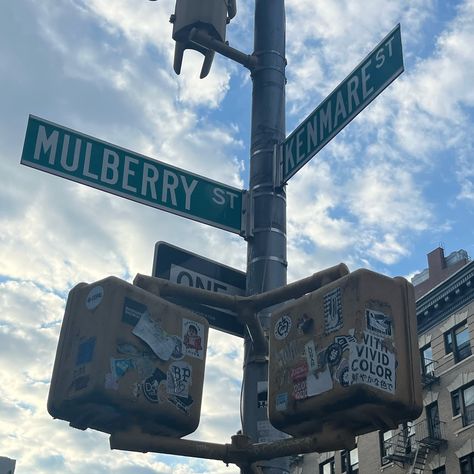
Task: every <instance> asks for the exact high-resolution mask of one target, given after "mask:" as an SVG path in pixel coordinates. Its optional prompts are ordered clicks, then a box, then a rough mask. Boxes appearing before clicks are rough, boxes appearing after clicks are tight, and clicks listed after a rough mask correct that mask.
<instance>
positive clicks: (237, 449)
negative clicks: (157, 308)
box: [110, 430, 355, 472]
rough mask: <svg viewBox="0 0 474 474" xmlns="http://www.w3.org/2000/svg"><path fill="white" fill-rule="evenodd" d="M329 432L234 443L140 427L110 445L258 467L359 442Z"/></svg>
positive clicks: (236, 438) (238, 437)
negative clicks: (173, 435) (149, 431)
mask: <svg viewBox="0 0 474 474" xmlns="http://www.w3.org/2000/svg"><path fill="white" fill-rule="evenodd" d="M327 437H328V436H327V435H325V436H321V435H319V434H318V435H313V436H307V437H303V438H287V439H282V440H278V441H273V442H270V443H250V440H249V438H248V437H247V436H245V435H235V436H232V438H231V439H232V442H231V444H217V443H208V442H203V441H192V440H188V439H180V438H169V437H166V436H154V435H150V434H145V433H143V432H141V431H139V430H132V431H127V432H118V433H113V434H112V435H111V436H110V448H111V449H121V450H125V451H137V452H142V453H146V452H153V453H161V454H174V455H178V456H189V457H195V458H202V459H217V460H221V461H223V462H224V463H226V464H229V463H232V464H236V465H237V466H240V467H245V468H247V469H249V468H250V469H251V472H252V471H253V472H258V471H255V467H254V468H252V467H251V466H252V465H253V463H255V462H257V461H268V460H271V459H274V458H277V457H283V456H291V455H294V454H304V453H312V452H324V451H327V450H328V447H330V446H332V445H333V444H334V443H335V442H337V443H338V445H343V446H345V448H346V449H352V448H353V447H354V445H355V443H354V436H353V435H352V434H351V433H349V432H348V433H343V434H341V432H339V433H338V434H337V435H336V438H337V440H336V439H327Z"/></svg>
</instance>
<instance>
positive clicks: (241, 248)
mask: <svg viewBox="0 0 474 474" xmlns="http://www.w3.org/2000/svg"><path fill="white" fill-rule="evenodd" d="M2 7H3V10H2V15H1V16H0V38H1V41H0V57H1V58H2V60H1V62H0V85H1V87H0V123H1V127H0V156H1V159H0V176H1V177H2V179H3V182H2V186H1V187H0V261H1V262H2V264H1V266H0V358H1V363H0V432H1V433H2V436H1V437H0V456H9V457H12V458H15V459H17V471H16V472H17V473H19V474H30V473H33V472H34V473H38V474H42V473H46V472H51V471H53V472H61V473H66V474H83V473H86V472H87V473H91V472H92V473H100V472H114V473H119V474H126V473H129V472H134V473H136V472H140V473H141V472H143V473H144V474H145V473H152V472H153V473H163V474H165V473H171V472H173V473H178V474H179V473H191V474H197V473H205V472H215V473H220V472H222V473H224V472H226V473H231V474H232V473H235V472H237V470H236V469H235V468H234V467H232V466H230V467H228V468H227V467H226V466H225V465H224V464H223V463H208V462H207V461H201V460H186V459H184V458H179V457H171V456H154V455H150V454H148V455H143V454H132V453H121V452H115V451H114V452H112V451H110V450H109V447H108V439H107V436H105V435H103V434H101V433H94V432H91V431H87V432H81V431H78V430H74V429H72V428H69V427H68V425H67V423H65V422H61V421H54V420H52V418H51V417H50V416H49V415H48V413H47V412H46V398H47V393H48V388H49V387H48V384H49V379H50V375H51V370H52V363H53V359H54V354H55V349H56V344H57V339H58V335H59V328H60V323H61V320H62V315H63V312H64V304H65V299H64V298H65V296H66V295H67V292H68V291H69V289H70V288H71V287H72V286H74V285H75V284H77V283H79V282H81V281H85V282H93V281H96V280H99V279H101V278H103V277H105V276H108V275H116V276H118V277H121V278H124V279H130V278H131V276H132V277H133V275H135V274H136V273H138V272H140V273H150V271H151V265H152V260H153V249H154V244H155V242H156V241H159V240H162V241H167V242H169V243H171V244H174V245H176V246H178V247H183V248H185V249H188V250H190V251H192V252H195V253H197V254H199V255H203V256H206V257H209V258H213V259H215V260H219V261H221V262H222V263H225V264H227V265H230V266H232V267H235V268H238V269H240V270H245V258H246V243H245V241H244V240H242V239H241V238H240V237H238V236H235V235H233V234H229V233H227V232H225V231H222V230H218V229H215V228H211V227H208V226H205V225H203V224H199V223H195V222H192V221H189V220H187V219H184V218H181V217H177V216H173V215H171V214H168V213H165V212H162V211H159V210H156V209H152V208H148V207H146V206H143V205H140V204H137V203H134V202H130V201H126V200H124V199H122V198H119V197H116V196H112V195H108V194H106V193H104V192H101V191H98V190H94V189H91V188H87V187H85V186H81V185H79V184H76V183H73V182H70V181H67V180H64V179H62V178H58V177H56V176H52V175H48V174H46V173H42V172H40V171H36V170H33V169H30V168H26V167H23V166H20V164H19V162H20V155H21V150H22V144H23V140H24V134H25V130H26V123H27V119H28V115H29V114H34V115H38V116H40V117H43V118H45V119H47V120H50V121H53V122H56V123H59V124H62V125H64V126H66V127H70V128H72V129H76V130H78V131H81V132H83V133H86V134H89V135H92V136H94V137H98V138H100V139H103V140H106V141H108V142H111V143H114V144H116V145H119V146H122V147H125V148H128V149H130V150H134V151H136V152H138V153H142V154H144V155H147V156H150V157H153V158H157V159H159V160H161V161H164V162H167V163H170V164H173V165H174V166H177V167H180V168H183V169H185V170H189V171H192V172H194V173H197V174H200V175H203V176H206V177H209V178H212V179H214V180H217V181H220V182H222V183H225V184H228V185H232V186H235V187H239V188H245V187H247V183H248V181H247V179H248V169H249V166H248V155H249V126H250V92H251V82H250V78H249V74H248V72H247V71H246V70H245V69H243V68H241V67H240V66H239V65H237V64H233V63H231V62H230V61H229V60H227V59H226V58H222V57H217V56H216V59H215V61H214V65H213V69H212V71H211V73H210V75H209V76H208V77H207V78H206V79H204V80H199V70H200V67H201V62H202V58H201V56H199V55H198V54H192V53H190V54H186V55H185V61H184V65H183V72H182V74H181V75H180V76H176V75H175V74H174V72H173V70H172V58H173V48H174V44H173V41H172V39H171V28H172V26H171V25H170V23H169V22H168V19H169V16H170V14H171V13H172V12H173V8H174V3H173V2H172V1H171V0H160V1H158V2H149V1H147V0H135V1H132V0H115V1H114V2H113V5H112V4H111V2H110V1H106V0H88V1H85V0H64V1H62V2H57V1H53V0H45V1H42V2H38V1H32V0H16V1H14V2H4V5H2ZM286 7H287V59H288V67H287V71H286V73H287V78H288V84H287V90H286V93H287V104H286V111H287V116H286V123H287V133H288V134H289V133H290V132H291V131H292V130H293V129H294V128H295V127H296V126H297V125H298V123H300V122H301V120H303V119H304V118H305V117H306V116H307V114H308V113H310V112H311V111H312V110H313V109H314V108H315V107H316V106H317V105H319V103H320V102H321V101H322V100H323V99H324V98H325V97H326V96H327V94H328V93H330V92H331V91H332V90H333V89H334V87H335V86H336V85H337V84H338V83H339V82H341V81H342V79H344V78H345V77H346V75H347V74H348V73H349V72H350V71H352V69H353V68H354V67H355V66H356V65H357V64H358V63H359V62H360V61H361V60H362V59H363V58H364V57H365V56H366V54H367V53H368V52H370V51H371V50H372V48H373V47H374V46H375V45H376V44H377V43H378V42H379V41H380V40H381V39H382V38H383V37H384V36H385V35H386V34H387V33H388V32H389V31H390V30H392V28H393V27H394V26H395V25H396V24H397V23H400V24H401V29H402V42H403V48H404V61H405V72H404V73H403V74H402V75H401V76H400V77H399V78H398V79H397V80H396V81H395V82H394V83H393V84H392V85H391V86H390V87H389V88H388V89H387V90H385V91H384V92H383V93H382V94H381V95H380V96H379V97H378V98H377V99H376V100H375V101H374V102H373V103H372V104H371V105H369V106H368V107H367V109H365V110H364V111H363V112H362V113H361V114H360V115H359V116H358V117H357V118H356V119H355V120H354V121H353V122H352V123H351V124H349V125H348V126H347V127H346V128H345V129H344V131H342V132H341V133H340V134H339V135H338V136H337V137H336V138H335V139H334V140H332V142H331V143H330V144H329V145H327V146H326V147H325V148H324V149H323V150H322V151H321V152H319V153H318V154H317V155H316V157H315V158H313V159H312V160H311V162H310V163H308V164H307V165H305V167H304V168H303V169H301V170H300V171H299V172H298V173H297V174H296V175H295V176H294V177H293V178H291V180H290V182H289V184H288V186H287V196H288V211H287V215H288V261H289V266H288V280H289V281H294V280H296V279H298V278H302V277H304V276H307V275H309V274H311V273H314V272H316V271H318V270H320V269H322V268H325V267H328V266H330V265H334V264H336V263H339V262H345V263H347V264H348V265H349V267H350V269H351V270H355V269H356V268H360V267H366V268H371V269H374V270H376V271H378V272H382V273H386V274H388V275H392V276H395V275H402V276H406V277H410V276H411V275H413V274H415V273H417V272H419V271H421V270H423V268H425V267H426V254H427V253H428V252H430V251H431V250H433V249H434V248H436V247H437V246H439V245H440V244H442V245H443V246H444V248H445V252H446V254H449V253H450V252H452V251H455V250H459V249H461V248H463V249H465V250H467V252H468V253H469V255H470V256H473V255H474V239H473V225H472V221H473V212H474V164H473V162H474V160H473V148H474V138H473V137H474V134H473V133H472V131H473V123H474V108H473V106H474V89H473V88H472V78H473V75H474V52H473V49H472V44H474V1H473V0H464V1H443V2H442V1H435V0H400V1H397V2H393V1H384V0H320V1H317V2H315V1H313V0H312V1H310V0H288V1H287V2H286ZM237 8H238V13H237V16H236V18H235V19H234V20H233V21H232V22H231V24H230V25H229V27H228V38H227V39H228V40H229V41H230V44H231V45H232V46H234V47H236V48H238V49H241V50H243V51H245V52H248V53H250V52H251V51H252V43H253V40H252V37H253V33H252V24H253V8H254V2H253V1H251V0H237ZM210 345H211V346H212V351H210V354H209V357H208V364H207V368H206V371H207V372H206V382H205V387H204V401H203V413H202V418H201V424H200V427H199V429H198V431H197V432H196V433H195V434H194V435H193V438H194V439H200V440H207V441H211V442H223V441H224V440H225V441H226V442H227V441H228V440H229V439H230V436H231V435H232V434H234V433H235V432H236V431H237V430H238V429H239V423H240V422H239V413H238V411H239V392H240V389H239V384H240V379H241V367H242V344H241V341H240V340H239V339H237V338H233V337H230V336H226V335H223V334H220V333H217V332H212V334H211V339H210Z"/></svg>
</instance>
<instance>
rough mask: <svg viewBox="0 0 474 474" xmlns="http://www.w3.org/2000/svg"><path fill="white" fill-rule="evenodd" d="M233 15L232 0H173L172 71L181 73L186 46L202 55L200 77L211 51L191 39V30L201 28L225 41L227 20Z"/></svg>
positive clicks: (206, 69) (207, 68)
mask: <svg viewBox="0 0 474 474" xmlns="http://www.w3.org/2000/svg"><path fill="white" fill-rule="evenodd" d="M235 14H236V0H199V1H196V0H176V8H175V13H174V15H172V17H171V22H172V23H173V39H174V40H175V41H176V46H175V52H174V65H173V67H174V70H175V72H176V74H179V73H180V72H181V65H182V63H183V54H184V51H185V50H186V49H194V50H196V51H199V52H200V53H202V54H203V55H204V63H203V66H202V69H201V75H200V77H201V79H202V78H204V77H206V76H207V75H208V74H209V71H210V70H211V65H212V61H213V59H214V50H212V49H210V48H208V47H206V46H203V45H200V44H198V43H196V42H194V41H192V40H191V38H190V35H191V31H192V30H193V29H197V30H204V31H205V32H207V33H208V34H209V36H210V37H211V38H212V39H214V40H217V41H220V42H224V41H225V33H226V26H227V23H228V22H229V21H230V19H231V18H233V17H234V16H235Z"/></svg>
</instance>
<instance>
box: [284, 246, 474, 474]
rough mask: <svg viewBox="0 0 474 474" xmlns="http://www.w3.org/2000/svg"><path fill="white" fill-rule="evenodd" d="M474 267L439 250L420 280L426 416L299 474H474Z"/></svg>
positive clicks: (306, 460) (302, 461)
mask: <svg viewBox="0 0 474 474" xmlns="http://www.w3.org/2000/svg"><path fill="white" fill-rule="evenodd" d="M473 280H474V262H471V261H469V259H468V256H467V253H466V252H465V251H464V250H460V251H458V252H453V253H452V254H450V255H449V256H448V257H445V256H444V251H443V249H441V248H437V249H435V250H434V251H432V252H430V253H429V254H428V268H427V269H426V270H424V271H423V272H421V273H420V274H418V275H415V277H414V278H413V280H412V281H413V284H414V285H415V294H416V298H417V301H416V313H417V322H418V336H419V348H420V355H421V361H422V364H421V365H422V367H421V373H422V385H423V404H424V409H423V412H422V414H421V416H420V417H419V418H418V419H417V420H415V421H413V422H411V423H407V424H405V425H404V426H399V427H398V429H396V430H392V431H387V432H385V433H383V432H373V433H369V434H366V435H364V436H359V437H358V440H357V447H356V448H355V449H353V450H352V451H336V452H329V453H321V454H317V453H314V454H307V455H304V456H297V457H295V458H294V459H293V462H292V474H310V473H311V474H341V473H346V474H349V473H353V474H355V473H360V474H376V473H377V474H379V473H381V472H382V473H384V474H401V473H410V474H422V473H426V474H459V473H460V474H474V342H472V341H474V281H473Z"/></svg>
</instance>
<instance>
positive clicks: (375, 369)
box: [349, 332, 396, 394]
mask: <svg viewBox="0 0 474 474" xmlns="http://www.w3.org/2000/svg"><path fill="white" fill-rule="evenodd" d="M395 365H396V361H395V354H393V353H392V352H389V351H388V350H387V347H386V346H385V343H384V341H383V339H381V338H378V337H376V336H373V335H372V334H370V333H367V332H366V333H364V339H363V342H362V343H361V344H356V345H355V346H354V348H353V350H351V352H350V358H349V371H350V379H351V384H354V383H363V384H366V385H370V386H372V387H375V388H378V389H380V390H384V391H386V392H389V393H392V394H393V393H395V387H396V380H395V377H396V372H395Z"/></svg>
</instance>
